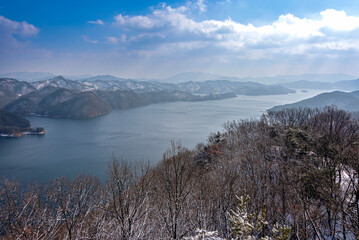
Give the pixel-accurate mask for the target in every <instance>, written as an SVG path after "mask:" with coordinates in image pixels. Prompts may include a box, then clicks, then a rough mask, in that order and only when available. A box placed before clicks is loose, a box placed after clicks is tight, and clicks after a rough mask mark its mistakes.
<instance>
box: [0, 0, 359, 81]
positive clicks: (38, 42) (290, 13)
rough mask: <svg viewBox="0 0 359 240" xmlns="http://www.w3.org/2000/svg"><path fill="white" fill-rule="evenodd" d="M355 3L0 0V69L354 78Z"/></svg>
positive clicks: (358, 33) (358, 21) (357, 50)
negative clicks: (352, 76) (335, 74)
mask: <svg viewBox="0 0 359 240" xmlns="http://www.w3.org/2000/svg"><path fill="white" fill-rule="evenodd" d="M358 60H359V2H358V0H348V1H345V0H343V1H337V0H335V1H333V0H315V1H313V0H271V1H269V0H237V1H235V0H213V1H210V0H188V1H154V0H132V1H124V0H102V1H98V0H86V1H80V0H62V1H54V0H34V1H30V0H0V73H8V72H19V71H31V72H52V73H55V74H61V75H84V74H91V75H99V74H112V75H115V76H119V77H130V78H143V77H145V78H164V77H169V76H172V75H175V74H178V73H181V72H208V73H214V74H221V75H226V76H236V77H247V76H252V77H258V76H275V75H295V74H308V73H311V74H331V73H344V74H350V75H355V76H359V68H358V66H357V65H358V63H359V61H358Z"/></svg>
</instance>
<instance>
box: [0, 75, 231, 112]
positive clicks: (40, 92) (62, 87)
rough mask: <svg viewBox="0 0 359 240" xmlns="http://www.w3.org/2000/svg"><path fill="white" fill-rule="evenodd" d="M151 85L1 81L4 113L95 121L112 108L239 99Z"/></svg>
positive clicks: (62, 81) (58, 79) (64, 80)
mask: <svg viewBox="0 0 359 240" xmlns="http://www.w3.org/2000/svg"><path fill="white" fill-rule="evenodd" d="M116 84H117V85H116ZM121 86H123V88H122V87H121ZM150 86H153V85H151V84H150V85H149V86H144V85H141V84H139V83H137V82H133V81H130V82H120V81H117V80H116V81H115V83H114V84H111V83H108V84H107V85H105V86H103V85H91V84H88V83H86V82H82V81H72V80H68V79H65V78H63V77H61V76H59V77H55V78H53V79H50V80H45V81H39V82H33V83H31V84H30V83H27V82H21V81H18V80H15V79H8V78H5V79H0V91H1V93H2V94H1V95H0V96H1V98H0V100H1V103H2V105H1V107H2V108H3V109H4V110H6V111H9V112H11V113H15V114H17V115H41V116H48V117H62V118H93V117H97V116H100V115H103V114H107V113H109V112H111V111H112V110H113V109H126V108H134V107H140V106H146V105H149V104H152V103H160V102H174V101H208V100H219V99H224V98H231V97H235V96H236V94H235V93H232V92H227V93H219V94H207V95H201V96H200V95H194V94H192V93H189V92H182V91H178V90H171V91H164V90H162V89H161V88H152V87H150ZM145 87H146V88H145ZM102 89H105V90H102ZM145 89H147V91H145ZM135 90H138V91H135Z"/></svg>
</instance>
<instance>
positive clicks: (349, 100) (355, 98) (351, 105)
mask: <svg viewBox="0 0 359 240" xmlns="http://www.w3.org/2000/svg"><path fill="white" fill-rule="evenodd" d="M329 105H335V106H337V107H338V108H339V109H343V110H346V111H353V112H357V111H359V91H354V92H340V91H334V92H328V93H322V94H319V95H317V96H314V97H312V98H308V99H305V100H302V101H299V102H296V103H292V104H285V105H280V106H275V107H273V108H271V109H269V111H279V110H282V109H285V108H323V107H325V106H329Z"/></svg>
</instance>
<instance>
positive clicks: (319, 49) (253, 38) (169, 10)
mask: <svg viewBox="0 0 359 240" xmlns="http://www.w3.org/2000/svg"><path fill="white" fill-rule="evenodd" d="M197 4H198V7H199V9H200V11H205V7H206V6H205V5H204V1H198V2H197ZM201 4H203V6H202V5H201ZM190 16H191V9H190V8H189V7H188V6H180V7H178V8H173V7H171V6H166V5H163V6H162V8H159V9H155V10H154V11H153V12H152V13H151V14H149V15H134V16H130V15H122V14H119V15H116V16H115V17H114V20H115V21H114V25H116V26H117V27H118V29H119V30H120V31H121V32H122V33H125V34H126V35H127V36H128V38H127V43H128V47H131V49H132V50H133V52H137V53H139V54H142V55H143V54H145V55H147V56H151V55H170V54H174V53H176V52H182V51H198V50H200V49H206V50H208V51H207V53H211V52H214V53H218V52H221V53H222V55H224V54H230V55H231V56H236V57H238V58H250V59H261V58H271V57H275V56H277V55H278V54H279V55H306V56H315V55H323V54H325V55H327V56H328V57H336V56H337V55H338V54H341V53H343V52H348V51H351V52H357V51H358V50H359V43H358V40H359V17H356V16H348V15H347V14H346V12H345V11H338V10H334V9H327V10H324V11H322V12H320V13H319V14H317V15H316V16H313V17H311V18H299V17H296V16H294V15H293V14H290V13H288V14H286V15H281V16H279V17H278V19H277V20H275V21H274V22H272V23H269V24H266V25H261V26H255V25H253V24H242V23H240V22H236V21H233V20H231V19H230V18H228V19H225V20H222V21H220V20H211V19H209V20H202V21H196V20H194V19H193V18H191V17H190Z"/></svg>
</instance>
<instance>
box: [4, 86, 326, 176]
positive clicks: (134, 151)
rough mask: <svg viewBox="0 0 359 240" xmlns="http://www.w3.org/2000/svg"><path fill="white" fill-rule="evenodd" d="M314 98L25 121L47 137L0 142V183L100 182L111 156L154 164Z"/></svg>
mask: <svg viewBox="0 0 359 240" xmlns="http://www.w3.org/2000/svg"><path fill="white" fill-rule="evenodd" d="M318 93H319V91H308V92H306V93H301V92H300V93H296V94H289V95H277V96H261V97H258V96H239V97H237V98H233V99H225V100H220V101H206V102H176V103H163V104H153V105H150V106H147V107H142V108H135V109H129V110H120V111H113V112H112V113H110V114H108V115H105V116H101V117H98V118H95V119H87V120H70V119H51V118H41V117H27V119H29V120H30V121H31V125H32V126H34V127H36V126H41V127H44V128H45V129H46V132H47V133H46V135H45V136H24V137H22V138H17V139H10V138H0V178H3V177H7V178H16V179H19V180H20V181H22V182H35V181H38V182H43V181H46V180H48V179H49V178H55V177H59V176H70V177H71V176H75V175H77V174H79V173H88V174H92V175H95V176H98V177H99V178H100V179H101V180H104V179H105V177H106V166H107V163H108V162H109V160H110V158H111V156H116V157H118V158H123V159H124V160H127V161H138V160H140V161H142V160H145V161H150V162H151V163H156V162H158V161H159V160H160V159H161V158H162V154H163V152H164V151H166V149H167V148H168V147H169V145H170V141H171V140H172V139H175V140H176V141H177V140H178V141H181V142H182V144H183V145H184V146H186V147H189V148H193V147H194V146H195V145H196V144H197V143H199V142H205V141H206V139H207V137H208V135H209V134H210V133H211V132H216V131H220V130H222V126H223V123H225V122H227V121H232V120H239V119H248V118H258V117H259V116H260V115H261V114H262V113H263V112H264V111H265V110H266V109H268V108H271V107H273V106H275V105H279V104H284V103H292V102H296V101H298V100H302V99H305V98H308V97H311V96H314V95H316V94H318Z"/></svg>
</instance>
